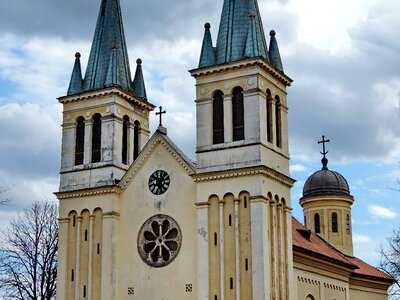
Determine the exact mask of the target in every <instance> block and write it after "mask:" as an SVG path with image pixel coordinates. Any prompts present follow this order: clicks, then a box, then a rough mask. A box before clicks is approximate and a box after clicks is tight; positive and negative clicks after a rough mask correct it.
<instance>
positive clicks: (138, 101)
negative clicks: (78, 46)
mask: <svg viewBox="0 0 400 300" xmlns="http://www.w3.org/2000/svg"><path fill="white" fill-rule="evenodd" d="M109 95H117V96H119V97H121V98H123V99H125V100H126V101H128V102H130V103H132V104H135V105H137V106H139V107H140V108H142V109H145V110H148V111H151V110H153V109H154V108H155V105H153V104H151V103H150V102H147V101H145V100H144V99H142V98H139V97H138V96H135V95H133V94H131V93H127V92H126V91H123V90H122V89H120V88H116V87H112V88H104V89H101V90H95V91H88V92H83V93H80V94H76V95H72V96H63V97H59V98H58V101H59V102H60V103H62V104H65V103H68V102H76V101H81V100H87V99H92V98H96V97H103V96H109Z"/></svg>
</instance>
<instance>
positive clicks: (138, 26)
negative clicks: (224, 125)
mask: <svg viewBox="0 0 400 300" xmlns="http://www.w3.org/2000/svg"><path fill="white" fill-rule="evenodd" d="M222 2H223V1H222V0H174V1H165V0H147V1H139V0H121V6H122V10H123V17H124V27H125V33H126V40H127V44H128V51H129V57H130V61H131V70H134V69H135V64H134V63H135V61H136V58H139V57H140V58H142V60H143V69H144V77H145V81H146V88H147V95H148V98H149V101H150V102H152V103H153V104H155V105H157V106H159V105H162V106H163V107H164V108H165V109H166V110H167V112H168V113H167V115H166V117H165V118H164V124H165V126H166V127H168V134H169V136H170V137H171V138H172V139H173V140H174V141H175V143H176V144H177V145H178V146H179V147H180V148H181V149H182V150H183V151H184V152H185V153H186V154H187V155H188V156H189V157H190V158H192V159H195V154H194V151H195V150H194V149H195V122H194V120H195V103H194V99H195V87H194V83H195V82H194V79H193V78H191V77H190V75H189V73H188V70H190V69H194V68H196V67H197V65H198V60H199V55H200V50H201V42H202V38H203V34H204V23H205V22H210V23H211V26H212V28H211V31H212V36H213V40H214V43H215V41H216V37H217V33H218V25H219V19H220V14H221V9H222V4H223V3H222ZM99 5H100V0H69V1H64V0H36V1H24V0H14V1H11V2H10V1H0V186H5V187H9V188H10V189H9V190H8V191H7V192H6V193H5V195H4V196H6V197H8V198H11V200H12V202H11V206H9V207H0V228H1V227H4V226H5V225H6V224H7V223H8V222H9V220H10V219H11V218H13V217H14V216H15V215H16V214H17V213H19V212H20V211H21V210H22V209H23V208H24V207H25V206H27V205H28V204H29V203H31V202H32V201H35V200H43V199H55V197H54V195H53V192H55V191H57V190H58V183H59V175H58V172H59V168H60V148H61V126H60V124H61V121H62V119H61V111H62V106H61V104H59V103H58V101H57V97H60V96H64V95H65V94H66V91H67V88H68V84H69V79H70V76H71V72H72V67H73V63H74V55H75V52H77V51H79V52H80V53H81V54H82V59H81V61H82V64H83V69H85V67H86V63H87V59H88V56H89V51H90V44H91V39H92V37H93V33H94V28H95V23H96V18H97V14H98V9H99ZM259 7H260V12H261V15H262V18H263V25H264V30H265V33H266V35H268V32H269V31H270V30H271V29H274V30H275V31H276V32H277V39H278V43H279V47H280V52H281V56H282V61H283V65H284V68H285V73H286V74H287V75H288V76H289V77H291V78H292V79H293V80H294V83H293V84H292V86H291V87H290V88H289V89H288V105H289V144H290V153H291V161H290V164H291V176H292V177H293V178H294V179H296V180H297V182H296V184H295V185H294V187H293V189H292V197H291V201H292V206H293V215H294V216H295V217H297V218H298V219H299V220H303V217H302V210H301V208H300V206H299V204H298V200H299V199H300V197H301V195H302V187H303V184H304V182H305V180H306V179H307V178H308V176H310V175H311V174H312V173H313V172H315V171H317V170H319V169H320V168H321V163H320V159H321V155H320V153H319V151H321V148H320V146H319V145H318V144H317V141H318V140H319V139H320V138H321V136H322V135H323V134H324V135H325V136H326V137H327V138H329V139H330V140H331V143H329V144H328V146H327V147H328V149H329V154H328V158H329V168H330V169H332V170H335V171H338V172H339V173H341V174H342V175H343V176H345V178H346V179H347V181H348V183H349V185H350V190H351V193H352V195H353V196H354V198H355V203H354V205H353V209H352V223H353V237H354V247H355V254H356V255H357V256H358V257H360V258H362V259H364V260H366V261H367V262H369V263H371V264H374V265H377V263H378V262H379V254H378V252H377V251H378V250H379V247H380V244H381V243H382V242H384V241H385V239H386V238H387V237H389V236H390V235H391V232H392V230H393V228H395V227H398V226H400V204H399V201H398V198H399V196H400V191H398V190H400V184H399V179H400V169H399V162H400V120H399V119H400V110H399V101H400V35H399V34H398V33H399V32H400V18H399V17H398V16H399V15H400V1H398V0H385V1H381V0H352V1H348V0H335V1H328V0H323V1H321V0H259ZM156 126H157V118H156V117H155V115H154V113H153V114H152V115H151V129H152V130H153V131H154V129H155V128H156Z"/></svg>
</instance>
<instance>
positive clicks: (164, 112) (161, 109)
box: [156, 106, 167, 127]
mask: <svg viewBox="0 0 400 300" xmlns="http://www.w3.org/2000/svg"><path fill="white" fill-rule="evenodd" d="M166 113H167V112H166V111H165V110H163V108H162V106H160V112H156V116H158V115H159V116H160V125H159V126H160V127H162V115H165V114H166Z"/></svg>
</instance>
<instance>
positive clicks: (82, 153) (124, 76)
mask: <svg viewBox="0 0 400 300" xmlns="http://www.w3.org/2000/svg"><path fill="white" fill-rule="evenodd" d="M80 59H81V54H80V53H77V54H76V55H75V65H74V69H73V72H72V76H71V81H70V84H69V88H68V93H67V96H65V97H60V98H59V102H60V103H62V104H63V124H62V127H63V138H62V158H61V172H60V173H61V183H60V191H61V192H65V191H72V190H79V189H87V188H95V187H100V186H111V185H113V184H114V183H115V182H117V181H119V180H120V179H121V178H122V176H123V175H124V173H125V171H126V170H127V169H128V167H129V165H130V164H131V163H132V162H133V161H134V160H135V158H136V157H137V156H138V153H139V151H140V149H141V148H143V147H144V145H145V144H146V142H147V141H148V139H149V133H150V132H149V120H148V119H149V112H150V111H151V110H153V109H154V106H153V105H152V104H151V103H149V102H148V101H147V96H146V89H145V85H144V79H143V72H142V65H141V64H142V61H141V60H140V59H138V60H137V68H136V73H135V77H134V80H133V81H132V79H131V72H130V67H129V59H128V51H127V47H126V42H125V35H124V29H123V24H122V16H121V9H120V4H119V0H103V1H102V3H101V7H100V12H99V16H98V21H97V25H96V30H95V34H94V38H93V43H92V48H91V52H90V56H89V62H88V65H87V68H86V74H85V76H84V78H82V71H81V63H80Z"/></svg>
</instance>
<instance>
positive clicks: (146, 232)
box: [138, 215, 182, 268]
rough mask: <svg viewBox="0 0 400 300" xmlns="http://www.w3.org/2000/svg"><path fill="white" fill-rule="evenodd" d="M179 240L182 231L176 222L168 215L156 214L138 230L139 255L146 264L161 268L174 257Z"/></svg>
mask: <svg viewBox="0 0 400 300" xmlns="http://www.w3.org/2000/svg"><path fill="white" fill-rule="evenodd" d="M181 242H182V233H181V229H180V228H179V225H178V223H177V222H176V221H175V220H174V219H173V218H171V217H170V216H167V215H156V216H153V217H151V218H150V219H148V220H147V221H146V222H145V223H144V224H143V225H142V227H141V228H140V230H139V235H138V251H139V255H140V257H141V258H142V260H143V261H144V262H145V263H146V264H148V265H150V266H152V267H156V268H161V267H164V266H167V265H169V264H170V263H171V262H172V261H173V260H174V259H175V258H176V256H177V255H178V253H179V250H180V247H181Z"/></svg>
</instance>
